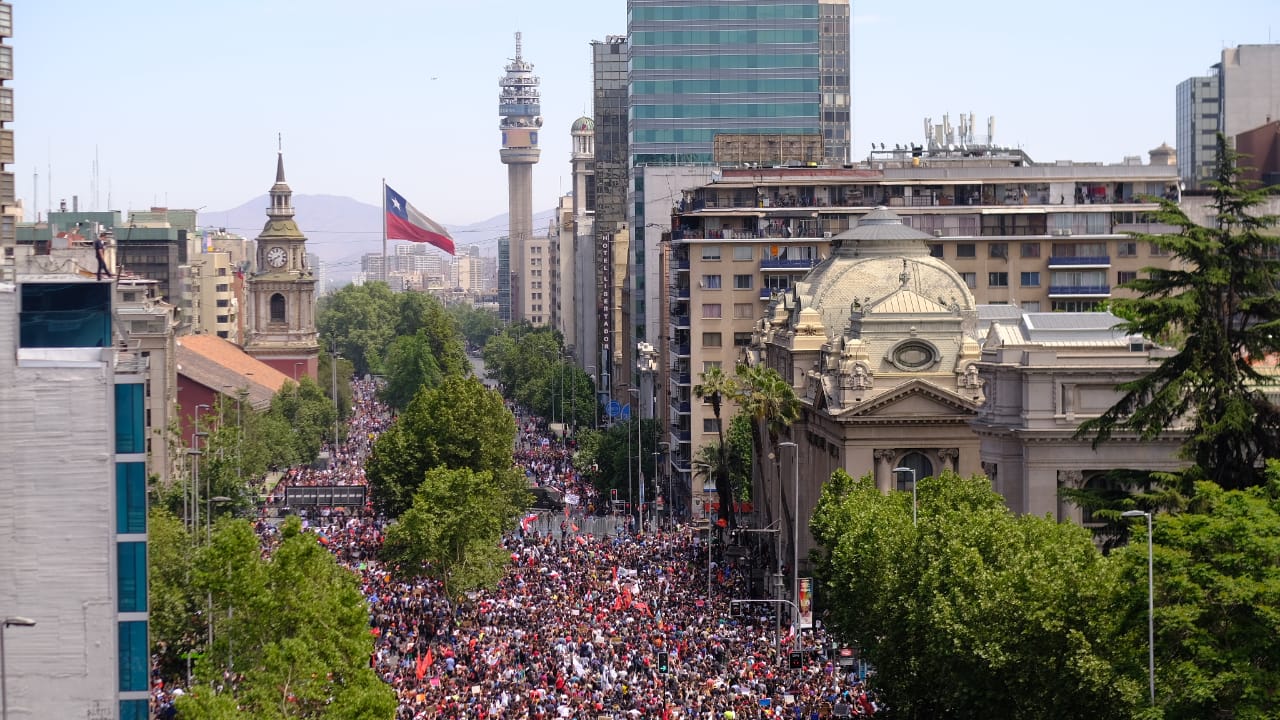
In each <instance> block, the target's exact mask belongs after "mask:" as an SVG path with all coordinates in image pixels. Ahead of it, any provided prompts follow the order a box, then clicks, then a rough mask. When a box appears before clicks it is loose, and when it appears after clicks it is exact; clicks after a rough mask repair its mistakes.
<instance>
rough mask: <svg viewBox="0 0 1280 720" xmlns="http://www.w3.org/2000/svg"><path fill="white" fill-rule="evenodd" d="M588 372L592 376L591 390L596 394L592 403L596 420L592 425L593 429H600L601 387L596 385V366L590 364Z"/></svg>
mask: <svg viewBox="0 0 1280 720" xmlns="http://www.w3.org/2000/svg"><path fill="white" fill-rule="evenodd" d="M587 374H588V375H590V376H591V392H592V393H593V394H594V395H595V402H594V403H592V404H593V405H594V406H595V420H594V421H593V423H594V424H593V425H592V426H591V429H592V430H599V429H600V388H599V387H597V386H596V366H595V365H588V366H587Z"/></svg>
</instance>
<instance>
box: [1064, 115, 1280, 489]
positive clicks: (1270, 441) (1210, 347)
mask: <svg viewBox="0 0 1280 720" xmlns="http://www.w3.org/2000/svg"><path fill="white" fill-rule="evenodd" d="M1237 159H1238V156H1237V154H1236V153H1235V151H1234V150H1232V148H1231V147H1230V145H1229V144H1228V143H1227V141H1226V138H1225V137H1223V136H1222V135H1221V134H1219V135H1218V150H1217V167H1216V173H1215V181H1214V182H1211V183H1210V187H1212V188H1213V205H1212V206H1213V214H1214V225H1213V227H1203V226H1200V225H1197V224H1196V223H1195V222H1193V221H1192V220H1191V219H1189V218H1188V217H1187V216H1186V214H1185V213H1183V211H1182V210H1181V208H1179V207H1178V206H1177V204H1176V203H1174V202H1172V201H1169V200H1161V201H1160V210H1159V211H1157V212H1156V213H1155V215H1154V218H1153V219H1154V220H1155V221H1156V222H1157V223H1161V224H1165V225H1171V226H1173V227H1176V228H1178V232H1177V233H1175V234H1162V235H1145V234H1139V235H1136V236H1135V237H1137V238H1138V239H1140V240H1143V241H1145V242H1148V243H1151V245H1152V246H1154V247H1157V248H1160V249H1161V250H1163V251H1166V252H1168V253H1169V254H1170V255H1172V256H1173V258H1174V259H1175V260H1176V261H1178V262H1177V263H1175V266H1174V267H1173V268H1171V269H1156V268H1148V269H1147V270H1146V276H1145V277H1140V278H1138V279H1137V280H1134V281H1131V282H1129V283H1126V284H1125V285H1124V286H1123V287H1126V288H1128V289H1130V290H1133V291H1134V292H1135V293H1136V294H1137V297H1134V298H1123V299H1115V300H1112V301H1111V302H1110V309H1111V311H1112V312H1114V313H1115V314H1116V315H1118V316H1120V317H1121V318H1123V320H1124V322H1123V323H1121V324H1120V326H1119V327H1120V328H1121V329H1123V330H1124V331H1125V332H1126V333H1130V334H1133V335H1140V336H1143V337H1147V338H1152V339H1155V340H1157V341H1160V342H1166V343H1170V344H1173V345H1175V346H1177V349H1176V351H1174V352H1173V353H1172V354H1170V355H1169V356H1168V357H1166V358H1164V359H1162V360H1161V361H1160V363H1159V364H1158V365H1157V366H1155V367H1154V368H1153V369H1152V370H1151V372H1150V373H1148V374H1146V375H1144V376H1143V377H1141V378H1138V379H1136V380H1133V381H1131V382H1127V383H1124V384H1122V385H1120V388H1119V389H1120V390H1121V391H1122V392H1123V395H1122V396H1121V397H1120V399H1119V400H1118V401H1117V402H1116V404H1115V405H1114V406H1112V407H1111V408H1110V409H1109V410H1107V411H1106V412H1105V413H1103V414H1102V415H1101V416H1099V417H1098V418H1095V419H1092V420H1089V421H1088V422H1085V423H1084V424H1082V425H1081V426H1080V434H1082V435H1092V436H1093V438H1094V444H1095V446H1096V445H1097V443H1099V442H1104V441H1106V440H1108V439H1110V438H1111V436H1112V435H1113V434H1114V433H1116V432H1132V433H1136V434H1137V435H1138V436H1140V437H1142V438H1144V439H1147V438H1153V437H1157V436H1159V435H1161V434H1163V433H1165V432H1168V431H1170V430H1173V429H1175V428H1177V427H1178V426H1179V425H1181V424H1182V423H1184V422H1185V423H1189V425H1190V427H1189V429H1188V431H1187V437H1186V440H1185V441H1184V443H1183V448H1182V451H1183V456H1184V457H1185V458H1186V459H1188V460H1190V461H1192V462H1193V463H1194V464H1195V469H1194V470H1192V471H1190V472H1189V473H1188V474H1187V475H1186V477H1187V479H1188V480H1191V479H1194V478H1196V477H1205V478H1207V479H1209V480H1212V481H1214V482H1215V483H1217V484H1218V485H1220V486H1222V487H1225V488H1239V487H1246V486H1250V485H1256V484H1258V483H1260V482H1261V480H1262V475H1261V468H1262V460H1263V459H1264V458H1269V457H1280V411H1277V408H1276V406H1275V405H1274V404H1273V403H1272V402H1270V401H1269V400H1268V399H1267V397H1266V395H1265V391H1266V389H1267V387H1268V386H1271V385H1272V384H1273V383H1274V381H1273V380H1272V379H1271V377H1269V376H1266V375H1263V374H1262V373H1260V372H1259V370H1258V369H1257V367H1255V364H1254V363H1255V362H1257V361H1259V360H1261V359H1263V358H1266V357H1268V356H1270V355H1273V354H1274V353H1275V352H1276V351H1277V341H1276V338H1280V290H1278V289H1277V288H1280V237H1277V236H1276V235H1275V234H1271V233H1269V232H1268V230H1269V229H1270V228H1273V227H1274V226H1275V225H1276V221H1277V217H1276V216H1272V215H1255V214H1253V212H1254V211H1255V210H1256V208H1257V207H1258V206H1259V205H1260V204H1261V203H1262V202H1264V201H1265V199H1266V194H1265V193H1264V192H1263V191H1259V190H1251V189H1247V188H1245V187H1244V185H1243V183H1241V182H1240V181H1239V180H1237V178H1236V161H1237ZM1184 487H1185V485H1184Z"/></svg>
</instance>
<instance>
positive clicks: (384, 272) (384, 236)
mask: <svg viewBox="0 0 1280 720" xmlns="http://www.w3.org/2000/svg"><path fill="white" fill-rule="evenodd" d="M382 282H384V283H387V285H388V286H390V285H391V282H390V281H389V280H388V279H387V179H386V178H382Z"/></svg>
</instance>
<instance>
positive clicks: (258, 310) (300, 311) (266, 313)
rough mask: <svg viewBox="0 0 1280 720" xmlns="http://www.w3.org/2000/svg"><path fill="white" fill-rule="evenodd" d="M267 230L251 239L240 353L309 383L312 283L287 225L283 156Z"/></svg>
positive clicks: (316, 347)
mask: <svg viewBox="0 0 1280 720" xmlns="http://www.w3.org/2000/svg"><path fill="white" fill-rule="evenodd" d="M270 196H271V206H270V207H268V208H267V224H266V225H264V226H263V228H262V232H261V233H259V234H258V238H257V242H256V245H257V255H256V260H257V262H256V267H255V268H254V272H253V275H252V276H250V277H249V280H248V286H249V312H250V316H249V318H250V329H249V338H248V341H247V342H246V343H245V346H244V349H245V352H247V353H248V354H250V355H252V356H253V357H255V358H257V359H258V360H261V361H262V362H264V363H266V364H268V365H270V366H271V367H273V368H275V369H277V370H279V371H280V372H282V373H284V374H285V375H288V376H289V377H291V378H295V379H298V378H301V377H302V376H303V375H306V376H308V377H310V378H311V379H313V380H314V379H315V377H316V366H317V361H318V359H319V357H320V344H319V342H318V339H317V335H316V314H315V310H316V278H315V275H314V273H312V271H311V268H309V267H307V238H306V236H305V235H303V234H302V231H301V230H299V229H298V225H297V223H295V222H294V220H293V204H292V199H293V191H292V190H290V189H289V185H288V183H286V182H285V181H284V154H283V153H279V154H278V155H277V156H276V183H275V185H272V186H271V193H270Z"/></svg>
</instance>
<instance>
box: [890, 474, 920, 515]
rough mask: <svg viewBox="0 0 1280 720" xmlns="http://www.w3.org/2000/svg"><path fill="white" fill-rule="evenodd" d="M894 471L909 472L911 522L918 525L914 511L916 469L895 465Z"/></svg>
mask: <svg viewBox="0 0 1280 720" xmlns="http://www.w3.org/2000/svg"><path fill="white" fill-rule="evenodd" d="M893 471H894V472H895V473H904V472H907V473H911V524H912V525H913V526H914V525H918V524H919V522H918V517H917V511H916V471H915V468H909V467H896V468H894V469H893Z"/></svg>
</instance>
